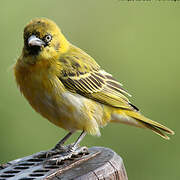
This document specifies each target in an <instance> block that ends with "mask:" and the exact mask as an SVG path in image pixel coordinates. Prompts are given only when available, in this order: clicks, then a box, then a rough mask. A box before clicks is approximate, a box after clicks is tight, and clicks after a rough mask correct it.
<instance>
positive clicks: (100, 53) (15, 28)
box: [0, 0, 180, 180]
mask: <svg viewBox="0 0 180 180" xmlns="http://www.w3.org/2000/svg"><path fill="white" fill-rule="evenodd" d="M34 17H48V18H50V19H52V20H54V21H55V22H56V23H57V24H58V25H59V26H60V27H61V29H62V31H63V32H64V34H65V35H66V37H67V38H68V39H69V40H70V41H71V42H72V43H73V44H75V45H77V46H78V47H80V48H82V49H84V50H85V51H86V52H87V53H89V54H90V55H91V56H93V57H94V58H95V59H96V60H97V61H98V63H99V64H100V65H101V66H102V67H103V68H104V69H105V70H107V71H108V72H110V73H112V74H113V75H114V76H115V77H116V78H117V79H118V80H119V81H120V82H122V83H124V87H125V88H126V89H127V90H129V92H130V93H131V94H132V95H133V97H132V98H131V101H132V102H133V103H134V104H136V105H137V106H138V107H139V108H140V109H141V111H142V112H143V113H144V114H146V115H147V116H148V117H151V118H152V119H154V120H157V121H159V122H161V123H163V124H165V125H167V126H168V127H170V128H172V129H173V130H175V132H176V135H175V136H174V137H172V139H171V141H166V140H164V139H162V138H160V137H159V136H157V135H155V134H153V133H152V132H150V131H148V130H142V129H138V128H134V127H130V126H125V125H121V124H109V125H108V126H107V127H106V128H104V129H102V130H101V132H102V136H101V137H100V138H97V137H92V136H89V135H88V136H87V137H86V138H85V139H84V141H83V142H82V145H87V146H89V147H90V146H106V147H109V148H112V149H113V150H114V151H116V152H117V153H118V154H120V155H121V156H122V158H123V160H124V163H125V166H126V170H127V173H128V176H129V179H132V180H145V179H146V180H152V179H153V180H154V179H158V180H171V179H172V180H176V179H179V178H180V173H179V168H180V163H179V162H180V155H179V154H180V152H179V149H180V142H179V133H178V132H179V130H180V127H179V126H180V120H179V116H178V115H179V100H180V98H179V90H180V84H179V78H180V70H179V69H180V20H179V19H180V7H179V3H178V2H163V1H162V2H158V1H154V2H123V1H119V0H98V1H97V0H86V1H85V0H76V1H75V0H54V1H49V0H43V1H37V0H31V1H24V0H19V1H1V6H0V38H1V43H0V83H1V85H0V86H1V88H0V162H1V163H4V162H7V161H9V160H13V159H16V158H19V157H23V156H26V155H29V154H32V153H35V152H38V151H41V150H45V149H50V148H52V147H53V146H54V145H55V144H56V143H57V141H58V140H59V139H60V138H61V137H63V136H64V135H65V134H66V132H65V131H64V130H62V129H60V128H58V127H55V126H54V125H53V124H51V123H49V122H48V121H47V120H45V119H43V118H42V117H41V116H40V115H39V114H37V113H36V112H35V111H34V110H33V109H32V108H31V107H30V105H29V104H28V103H27V101H26V100H25V99H24V97H22V96H21V94H20V92H19V90H18V89H17V87H16V84H15V81H14V77H13V70H12V65H13V64H14V63H15V61H16V59H17V58H18V56H19V55H20V53H21V49H22V46H23V39H22V32H23V28H24V26H25V25H26V24H27V22H28V21H29V20H30V19H32V18H34ZM78 135H79V133H77V134H76V135H75V136H74V137H73V138H71V140H70V141H69V143H70V142H72V141H73V140H75V138H76V137H77V136H78Z"/></svg>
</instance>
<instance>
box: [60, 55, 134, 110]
mask: <svg viewBox="0 0 180 180" xmlns="http://www.w3.org/2000/svg"><path fill="white" fill-rule="evenodd" d="M59 61H60V62H61V63H63V67H64V68H63V70H62V71H61V73H60V75H59V79H60V80H61V82H62V83H63V84H64V86H65V87H66V88H67V89H68V90H69V91H71V92H74V93H78V94H80V95H82V96H85V97H88V98H90V99H93V100H95V101H97V102H100V103H103V104H106V105H110V106H113V107H118V108H125V109H136V110H137V108H136V107H135V106H133V105H132V104H131V103H130V102H129V100H128V98H127V97H126V96H125V95H129V94H128V93H127V92H126V91H125V90H124V89H123V88H122V84H120V83H119V82H118V81H116V80H115V79H114V78H113V77H112V75H111V74H109V73H107V72H105V71H104V70H102V69H100V67H99V65H98V64H97V63H96V62H95V61H94V60H93V59H92V58H91V57H90V56H89V55H87V54H86V53H84V52H83V53H82V52H81V53H74V54H71V55H65V56H63V57H61V58H60V60H59ZM129 96H130V95H129Z"/></svg>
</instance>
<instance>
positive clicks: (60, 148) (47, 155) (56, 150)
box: [35, 146, 67, 159]
mask: <svg viewBox="0 0 180 180" xmlns="http://www.w3.org/2000/svg"><path fill="white" fill-rule="evenodd" d="M66 151H67V147H66V146H58V147H56V146H55V147H54V148H53V149H51V150H48V151H42V152H40V154H38V155H37V156H36V157H35V158H46V159H47V158H51V157H53V156H55V155H58V154H61V153H63V152H66Z"/></svg>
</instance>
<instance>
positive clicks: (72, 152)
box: [47, 145, 88, 165]
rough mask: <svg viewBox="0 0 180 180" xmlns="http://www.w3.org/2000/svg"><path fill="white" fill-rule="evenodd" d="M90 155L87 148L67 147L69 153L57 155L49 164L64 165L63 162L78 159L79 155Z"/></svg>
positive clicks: (49, 160) (48, 161)
mask: <svg viewBox="0 0 180 180" xmlns="http://www.w3.org/2000/svg"><path fill="white" fill-rule="evenodd" d="M87 153H88V149H87V147H74V146H73V145H69V146H67V151H66V152H62V153H60V154H56V155H55V156H53V157H52V158H50V159H48V160H47V163H49V164H56V165H57V164H62V161H64V160H67V159H71V158H75V157H78V155H84V154H87Z"/></svg>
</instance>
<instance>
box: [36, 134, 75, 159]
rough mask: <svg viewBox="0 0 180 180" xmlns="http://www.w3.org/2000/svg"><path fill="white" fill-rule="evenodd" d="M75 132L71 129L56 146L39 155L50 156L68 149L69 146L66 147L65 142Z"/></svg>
mask: <svg viewBox="0 0 180 180" xmlns="http://www.w3.org/2000/svg"><path fill="white" fill-rule="evenodd" d="M73 133H74V131H70V132H69V133H68V134H66V136H64V137H63V138H62V139H61V140H60V141H59V142H58V143H57V144H56V145H55V147H54V148H52V149H51V150H48V151H43V152H42V153H41V154H40V155H38V157H46V158H47V157H50V156H53V155H56V154H59V153H61V152H66V151H68V148H69V147H64V146H63V145H64V143H65V142H66V141H67V140H68V139H69V137H70V136H71V135H72V134H73Z"/></svg>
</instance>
